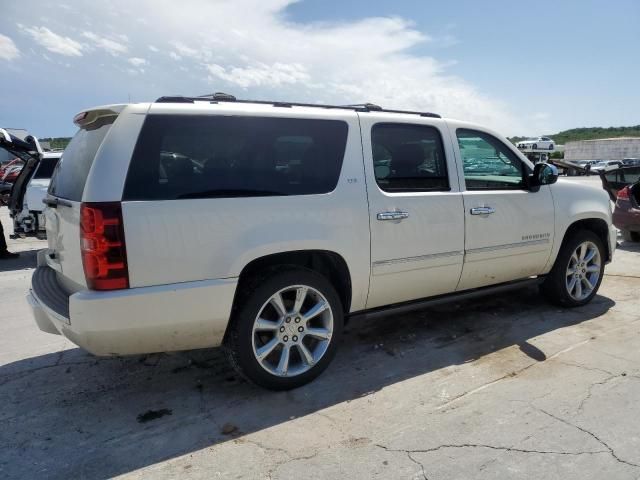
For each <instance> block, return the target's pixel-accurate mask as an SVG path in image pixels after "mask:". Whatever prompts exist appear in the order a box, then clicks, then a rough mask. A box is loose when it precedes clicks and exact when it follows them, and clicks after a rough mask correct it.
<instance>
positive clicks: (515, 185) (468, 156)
mask: <svg viewBox="0 0 640 480" xmlns="http://www.w3.org/2000/svg"><path fill="white" fill-rule="evenodd" d="M456 135H457V137H458V145H459V147H460V155H461V157H462V166H463V170H464V181H465V185H466V189H467V190H509V189H522V188H525V180H524V179H525V175H526V174H527V173H528V168H527V167H526V165H525V164H524V163H523V162H522V161H521V160H520V159H519V158H518V156H517V155H516V154H515V153H513V152H512V151H511V149H509V147H507V146H506V145H505V144H504V143H502V142H501V141H500V140H498V139H497V138H496V137H494V136H492V135H489V134H487V133H484V132H480V131H477V130H469V129H465V128H460V129H458V130H456Z"/></svg>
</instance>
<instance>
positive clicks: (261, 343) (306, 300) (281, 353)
mask: <svg viewBox="0 0 640 480" xmlns="http://www.w3.org/2000/svg"><path fill="white" fill-rule="evenodd" d="M332 334H333V312H332V311H331V305H330V304H329V302H328V301H327V299H326V298H325V297H324V296H323V295H322V294H321V293H320V292H319V291H318V290H316V289H315V288H312V287H309V286H305V285H292V286H290V287H286V288H283V289H282V290H279V291H278V292H276V293H275V294H274V295H273V296H271V298H269V300H267V301H266V302H265V303H264V305H262V308H261V309H260V312H259V313H258V316H257V317H256V319H255V320H254V322H253V333H252V336H253V341H252V346H253V354H254V355H255V358H256V360H258V363H259V364H260V365H261V366H262V368H264V369H265V370H266V371H267V372H269V373H270V374H272V375H275V376H278V377H293V376H296V375H300V374H302V373H304V372H306V371H307V370H309V369H311V368H312V367H313V366H314V365H316V364H317V363H318V362H319V361H320V359H321V358H322V357H323V355H324V354H325V352H326V351H327V348H328V347H329V344H330V343H331V336H332Z"/></svg>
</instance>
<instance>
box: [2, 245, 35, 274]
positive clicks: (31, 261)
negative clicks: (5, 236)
mask: <svg viewBox="0 0 640 480" xmlns="http://www.w3.org/2000/svg"><path fill="white" fill-rule="evenodd" d="M39 250H40V249H33V250H23V251H21V252H17V253H19V254H20V256H19V257H17V258H10V259H2V260H0V272H9V271H11V270H25V269H28V268H36V265H37V262H38V251H39Z"/></svg>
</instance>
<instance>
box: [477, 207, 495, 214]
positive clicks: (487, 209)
mask: <svg viewBox="0 0 640 480" xmlns="http://www.w3.org/2000/svg"><path fill="white" fill-rule="evenodd" d="M495 211H496V209H495V208H493V207H473V208H472V209H471V215H490V214H492V213H495Z"/></svg>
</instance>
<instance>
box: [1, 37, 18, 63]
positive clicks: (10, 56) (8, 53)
mask: <svg viewBox="0 0 640 480" xmlns="http://www.w3.org/2000/svg"><path fill="white" fill-rule="evenodd" d="M19 56H20V50H18V47H16V44H15V43H13V40H11V39H10V38H9V37H7V36H6V35H2V34H1V33H0V59H2V60H14V59H16V58H18V57H19Z"/></svg>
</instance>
